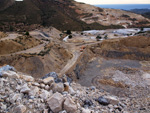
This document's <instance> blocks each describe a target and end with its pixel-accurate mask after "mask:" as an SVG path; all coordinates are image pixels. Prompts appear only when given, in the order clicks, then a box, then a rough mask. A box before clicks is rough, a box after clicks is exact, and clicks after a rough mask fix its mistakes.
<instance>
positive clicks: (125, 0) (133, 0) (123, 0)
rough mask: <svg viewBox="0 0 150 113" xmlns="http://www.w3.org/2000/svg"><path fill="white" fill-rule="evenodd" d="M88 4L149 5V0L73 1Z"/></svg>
mask: <svg viewBox="0 0 150 113" xmlns="http://www.w3.org/2000/svg"><path fill="white" fill-rule="evenodd" d="M75 1H78V2H84V3H88V4H93V5H95V4H150V0H75Z"/></svg>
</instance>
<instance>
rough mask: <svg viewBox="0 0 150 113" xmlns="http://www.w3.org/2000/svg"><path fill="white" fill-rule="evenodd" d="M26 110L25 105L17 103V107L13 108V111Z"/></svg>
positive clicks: (22, 111)
mask: <svg viewBox="0 0 150 113" xmlns="http://www.w3.org/2000/svg"><path fill="white" fill-rule="evenodd" d="M25 111H26V107H25V106H24V105H18V106H17V107H15V109H14V111H13V112H14V113H25Z"/></svg>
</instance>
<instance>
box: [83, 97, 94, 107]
mask: <svg viewBox="0 0 150 113" xmlns="http://www.w3.org/2000/svg"><path fill="white" fill-rule="evenodd" d="M92 105H93V102H92V100H88V99H87V100H84V106H85V107H86V106H87V107H89V106H92Z"/></svg>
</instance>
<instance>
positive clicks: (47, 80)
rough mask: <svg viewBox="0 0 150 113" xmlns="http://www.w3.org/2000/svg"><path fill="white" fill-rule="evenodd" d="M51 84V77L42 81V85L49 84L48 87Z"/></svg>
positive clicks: (52, 79) (52, 80)
mask: <svg viewBox="0 0 150 113" xmlns="http://www.w3.org/2000/svg"><path fill="white" fill-rule="evenodd" d="M53 82H54V78H53V77H48V78H45V79H43V83H44V84H49V85H50V84H51V83H53Z"/></svg>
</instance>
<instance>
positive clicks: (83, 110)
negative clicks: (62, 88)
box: [81, 108, 91, 113]
mask: <svg viewBox="0 0 150 113" xmlns="http://www.w3.org/2000/svg"><path fill="white" fill-rule="evenodd" d="M81 113H91V110H89V109H84V108H82V112H81Z"/></svg>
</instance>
